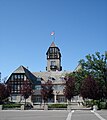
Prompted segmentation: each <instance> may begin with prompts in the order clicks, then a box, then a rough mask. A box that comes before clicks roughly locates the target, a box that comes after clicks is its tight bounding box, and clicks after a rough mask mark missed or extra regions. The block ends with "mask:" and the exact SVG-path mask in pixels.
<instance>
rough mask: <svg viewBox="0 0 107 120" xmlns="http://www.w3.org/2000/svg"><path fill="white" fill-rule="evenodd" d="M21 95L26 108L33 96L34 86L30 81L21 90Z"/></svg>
mask: <svg viewBox="0 0 107 120" xmlns="http://www.w3.org/2000/svg"><path fill="white" fill-rule="evenodd" d="M21 94H22V96H23V97H24V99H25V106H26V99H27V98H29V96H30V95H32V85H31V84H30V83H29V82H28V81H24V82H23V86H22V88H21Z"/></svg>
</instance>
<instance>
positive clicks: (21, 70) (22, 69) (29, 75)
mask: <svg viewBox="0 0 107 120" xmlns="http://www.w3.org/2000/svg"><path fill="white" fill-rule="evenodd" d="M15 73H19V74H20V73H23V74H25V75H26V76H27V78H28V79H29V80H31V82H33V83H35V82H36V80H37V77H36V76H34V75H33V74H32V73H31V72H30V71H29V70H28V69H27V68H25V67H24V66H22V65H21V66H19V67H18V68H17V69H16V70H15V71H14V72H13V74H15Z"/></svg>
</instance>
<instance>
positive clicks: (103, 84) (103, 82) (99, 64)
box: [79, 52, 107, 99]
mask: <svg viewBox="0 0 107 120" xmlns="http://www.w3.org/2000/svg"><path fill="white" fill-rule="evenodd" d="M79 64H81V66H82V69H83V71H86V72H88V73H89V74H90V75H91V76H93V77H94V78H96V80H97V82H98V83H99V88H100V93H101V94H102V99H103V98H107V52H105V54H104V55H103V54H102V55H101V54H100V53H99V52H96V53H95V54H92V55H90V54H89V55H87V56H86V60H84V59H82V60H80V61H79Z"/></svg>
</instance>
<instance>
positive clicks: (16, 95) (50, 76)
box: [7, 42, 70, 104]
mask: <svg viewBox="0 0 107 120" xmlns="http://www.w3.org/2000/svg"><path fill="white" fill-rule="evenodd" d="M46 56H47V66H46V71H45V72H30V71H29V70H28V69H27V68H25V67H24V66H20V67H18V68H17V69H16V70H15V71H14V72H13V73H12V74H11V75H10V76H9V78H8V80H7V84H9V85H10V86H11V97H10V101H13V102H24V98H23V96H22V95H21V87H22V86H23V84H24V81H27V82H28V84H29V85H30V86H31V87H32V90H33V95H32V96H30V97H29V98H28V99H27V101H28V102H32V103H33V104H35V103H41V102H42V97H41V83H42V82H46V81H48V80H51V81H52V84H53V89H54V97H53V100H51V101H49V102H53V103H57V102H59V103H61V102H66V101H67V100H66V98H65V96H64V94H63V89H64V83H65V80H64V77H65V75H66V74H67V73H70V72H67V71H62V66H61V52H60V49H59V48H58V47H57V46H56V45H55V43H54V42H52V44H51V45H50V47H49V49H48V51H47V52H46Z"/></svg>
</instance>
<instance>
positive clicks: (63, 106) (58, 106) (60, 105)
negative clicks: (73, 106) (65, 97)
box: [48, 104, 67, 108]
mask: <svg viewBox="0 0 107 120" xmlns="http://www.w3.org/2000/svg"><path fill="white" fill-rule="evenodd" d="M48 108H67V104H49V105H48Z"/></svg>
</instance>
